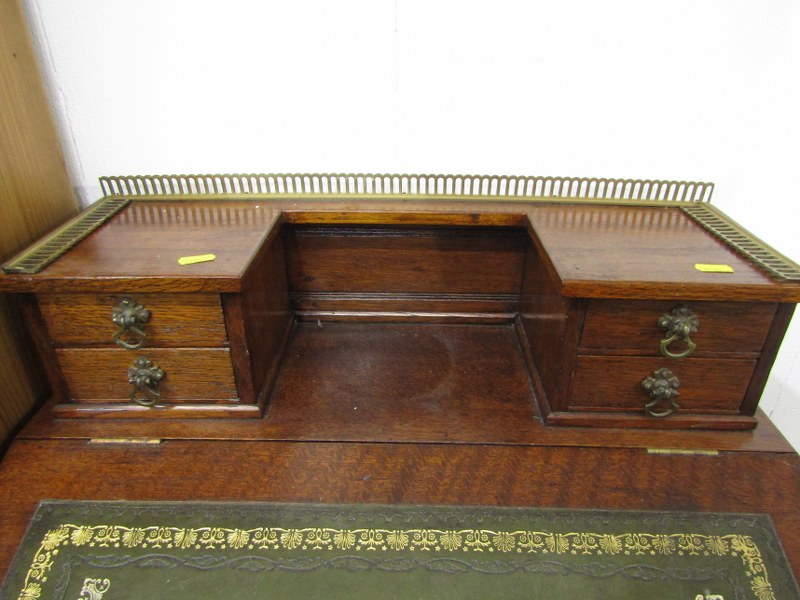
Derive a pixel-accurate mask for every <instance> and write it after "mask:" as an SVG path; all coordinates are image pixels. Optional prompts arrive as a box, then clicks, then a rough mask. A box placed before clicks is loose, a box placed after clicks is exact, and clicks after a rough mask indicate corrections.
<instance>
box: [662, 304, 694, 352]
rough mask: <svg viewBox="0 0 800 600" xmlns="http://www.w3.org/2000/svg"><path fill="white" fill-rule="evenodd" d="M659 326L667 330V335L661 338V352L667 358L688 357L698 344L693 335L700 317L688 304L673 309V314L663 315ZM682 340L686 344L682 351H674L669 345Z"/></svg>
mask: <svg viewBox="0 0 800 600" xmlns="http://www.w3.org/2000/svg"><path fill="white" fill-rule="evenodd" d="M658 326H659V327H660V328H661V330H662V331H664V332H666V334H667V337H665V338H664V339H663V340H661V354H662V355H663V356H666V357H667V358H686V357H687V356H689V355H690V354H691V353H692V352H694V350H695V348H697V344H695V343H694V342H693V341H692V338H691V335H692V334H693V333H697V328H698V327H699V326H700V319H699V318H698V316H697V315H696V314H694V313H693V312H692V311H691V310H690V309H689V307H688V306H685V305H683V304H682V305H680V306H677V307H675V308H673V309H672V314H669V315H662V316H661V317H660V318H659V319H658ZM677 341H682V342H684V343H685V344H686V348H684V349H683V350H682V351H680V352H672V351H671V350H670V349H669V347H670V345H671V344H672V343H673V342H677Z"/></svg>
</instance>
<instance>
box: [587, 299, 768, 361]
mask: <svg viewBox="0 0 800 600" xmlns="http://www.w3.org/2000/svg"><path fill="white" fill-rule="evenodd" d="M682 304H683V305H685V306H687V307H688V308H689V310H690V311H691V312H692V313H693V314H694V315H696V316H697V319H698V327H697V332H696V333H693V334H692V335H691V339H692V341H693V342H694V343H695V344H697V347H696V349H695V351H694V352H693V353H692V356H702V355H708V354H722V353H726V354H727V353H741V354H758V353H760V352H761V349H762V348H763V346H764V341H765V340H766V337H767V333H768V332H769V329H770V326H771V325H772V320H773V317H774V316H775V311H776V309H777V306H778V305H777V304H774V303H747V302H703V301H698V302H692V301H689V302H686V303H681V302H678V301H648V300H644V301H624V300H590V301H589V302H588V305H587V308H586V317H585V320H584V323H583V330H582V332H581V338H580V347H581V349H583V350H584V352H585V351H586V350H595V351H606V350H608V351H611V352H624V351H629V352H630V353H635V354H640V355H648V356H660V355H661V340H663V339H665V338H666V337H668V334H667V333H665V331H664V330H662V329H661V328H660V327H659V318H660V317H661V316H662V315H671V314H672V311H673V309H675V308H677V307H679V306H681V305H682ZM686 347H687V346H686V344H685V343H684V342H682V341H680V340H676V341H674V342H672V343H671V344H670V345H669V346H668V350H669V351H671V352H673V353H680V352H682V351H683V350H684V349H686Z"/></svg>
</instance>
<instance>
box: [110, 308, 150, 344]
mask: <svg viewBox="0 0 800 600" xmlns="http://www.w3.org/2000/svg"><path fill="white" fill-rule="evenodd" d="M111 320H112V321H113V322H114V324H115V325H117V326H119V329H117V331H116V333H115V334H114V336H113V338H112V339H113V340H114V343H116V344H117V345H118V346H122V347H123V348H127V349H128V350H137V349H139V348H141V347H142V346H144V343H145V342H146V341H147V333H146V332H145V330H144V326H145V324H146V323H147V322H148V321H149V320H150V311H149V310H147V309H146V308H145V307H144V306H142V305H141V304H137V303H136V302H135V301H134V300H131V299H130V298H123V299H122V300H120V301H119V302H118V303H117V305H116V306H115V307H114V309H113V310H112V311H111ZM124 334H128V335H129V336H131V337H133V338H134V340H135V341H132V342H129V341H126V340H124V339H123V338H122V336H123V335H124Z"/></svg>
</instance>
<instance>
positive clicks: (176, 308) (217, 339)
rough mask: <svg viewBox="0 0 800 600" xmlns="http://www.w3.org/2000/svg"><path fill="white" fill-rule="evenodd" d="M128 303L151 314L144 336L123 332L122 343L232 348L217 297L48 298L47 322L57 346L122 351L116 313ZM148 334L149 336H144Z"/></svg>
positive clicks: (43, 301)
mask: <svg viewBox="0 0 800 600" xmlns="http://www.w3.org/2000/svg"><path fill="white" fill-rule="evenodd" d="M124 299H128V300H131V301H132V302H133V304H135V305H139V306H141V307H144V309H145V310H146V311H147V312H148V313H149V316H148V317H147V319H146V322H144V323H143V324H141V325H140V326H139V331H138V332H137V331H132V330H129V331H123V332H121V333H120V335H119V340H120V343H122V342H125V343H127V344H128V345H134V346H135V345H138V344H139V342H143V343H141V346H140V347H141V349H146V348H159V347H176V346H177V347H200V348H204V347H211V348H215V347H221V346H227V344H228V340H227V334H226V330H225V322H224V319H223V315H222V304H221V302H220V297H219V295H217V294H115V295H90V294H42V295H40V296H39V297H38V301H39V308H40V310H41V312H42V317H43V318H44V321H45V323H46V324H47V329H48V332H49V334H50V338H51V340H52V343H53V345H54V346H55V347H57V348H65V347H106V348H115V347H118V345H120V344H118V343H117V342H115V339H114V336H115V334H116V333H117V332H118V331H119V330H120V327H119V325H117V324H115V323H114V321H113V320H112V312H113V311H114V309H115V307H116V306H118V305H119V303H120V302H121V301H122V300H124ZM142 334H143V335H142Z"/></svg>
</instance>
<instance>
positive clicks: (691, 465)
mask: <svg viewBox="0 0 800 600" xmlns="http://www.w3.org/2000/svg"><path fill="white" fill-rule="evenodd" d="M54 457H57V459H54ZM798 496H800V458H799V457H798V456H797V455H794V454H773V453H768V452H756V453H752V452H730V453H729V452H725V453H722V454H720V455H718V456H680V455H652V454H648V453H647V452H645V451H643V450H638V449H620V448H604V449H598V448H582V447H558V446H544V447H520V446H486V445H466V446H465V445H449V444H347V443H294V442H272V443H263V442H233V441H227V442H221V441H168V442H164V443H162V444H158V445H118V446H114V445H107V444H96V445H95V444H87V443H86V442H84V441H77V440H73V441H69V440H49V441H39V440H36V441H34V440H19V441H17V442H15V443H14V445H13V446H12V447H11V449H10V451H9V453H8V455H7V456H6V458H5V460H4V461H3V463H1V464H0V573H3V572H5V570H6V569H7V567H8V564H9V561H10V559H11V556H12V554H13V552H14V550H15V548H16V547H17V544H18V543H19V541H20V539H21V538H22V535H23V533H24V530H25V527H26V525H27V522H28V520H29V518H30V517H31V515H32V514H33V510H34V507H35V505H36V502H38V501H39V500H40V499H42V498H61V499H109V500H110V499H114V500H119V499H126V500H201V501H202V500H222V501H293V502H324V503H400V504H444V505H499V506H531V507H565V508H590V509H627V510H679V511H680V510H687V511H711V512H739V513H742V512H743V513H767V514H769V515H770V516H771V517H772V520H773V522H774V523H775V527H776V530H777V532H778V535H779V536H780V539H781V542H782V544H783V547H784V549H785V551H786V555H787V557H788V560H789V562H790V564H791V566H792V568H793V570H794V572H795V574H800V511H798V510H797V507H798V505H797V498H798Z"/></svg>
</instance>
